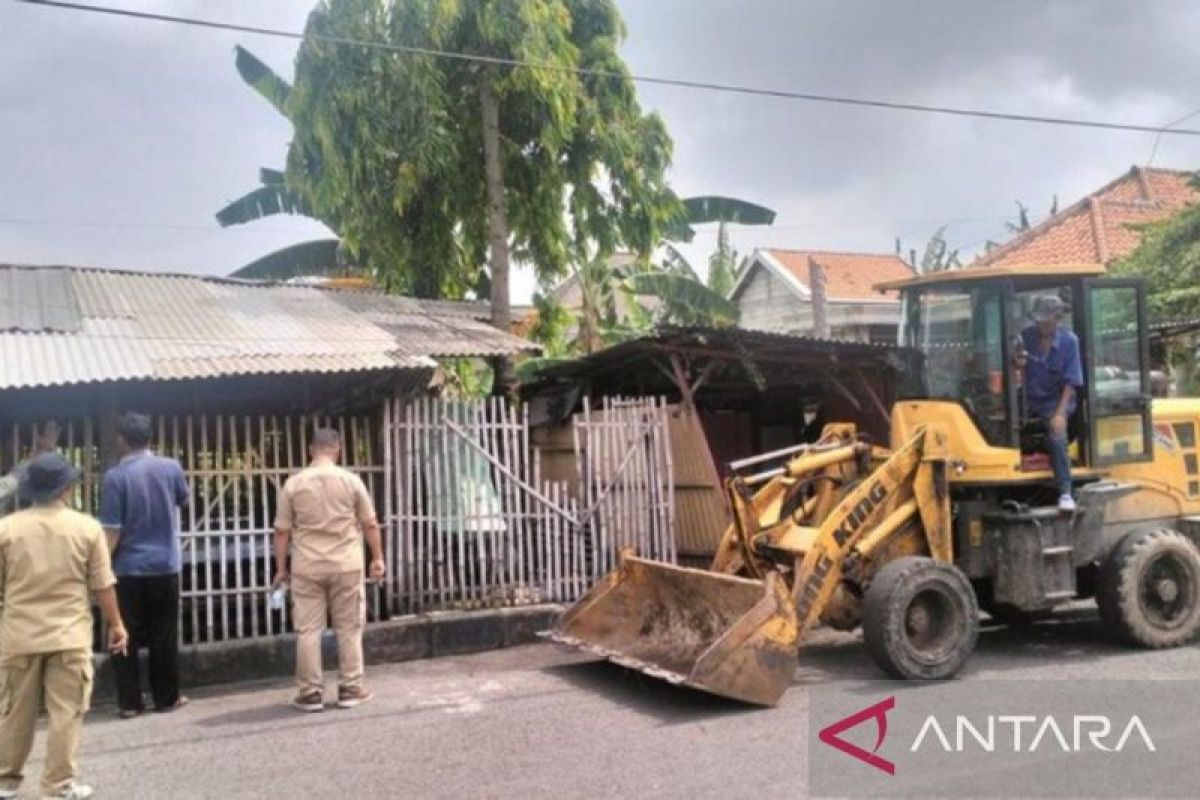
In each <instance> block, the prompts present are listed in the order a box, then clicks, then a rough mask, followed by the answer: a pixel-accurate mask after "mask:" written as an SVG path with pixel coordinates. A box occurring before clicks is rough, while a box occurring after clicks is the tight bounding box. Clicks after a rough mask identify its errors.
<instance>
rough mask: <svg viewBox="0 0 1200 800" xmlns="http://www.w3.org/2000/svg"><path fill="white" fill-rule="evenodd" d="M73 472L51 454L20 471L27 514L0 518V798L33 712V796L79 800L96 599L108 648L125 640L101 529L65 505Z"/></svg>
mask: <svg viewBox="0 0 1200 800" xmlns="http://www.w3.org/2000/svg"><path fill="white" fill-rule="evenodd" d="M77 480H79V470H77V469H76V468H75V467H72V466H71V465H70V464H68V463H67V462H66V460H65V459H64V458H63V457H62V456H60V455H58V454H57V453H44V454H42V455H40V456H38V457H36V458H34V459H33V460H32V461H30V462H29V463H28V465H26V468H25V470H24V471H23V473H22V475H21V495H22V497H25V498H27V499H28V500H29V501H30V502H31V503H33V505H32V507H31V508H28V509H26V510H24V511H19V512H17V513H16V514H12V515H10V516H8V517H5V518H4V519H0V600H2V601H3V604H4V608H3V611H0V714H2V716H0V798H11V797H16V796H17V789H18V788H19V787H20V785H21V780H22V778H23V777H24V776H23V775H22V772H21V771H22V769H23V768H24V766H25V761H26V760H27V759H28V758H29V752H30V750H31V749H32V747H33V735H34V730H35V728H36V725H37V717H38V711H39V707H40V705H41V703H42V701H43V699H44V701H45V705H46V711H47V712H48V714H49V717H50V723H49V726H48V729H47V730H48V733H47V738H46V763H45V768H44V771H43V772H42V794H43V795H44V796H46V797H57V798H66V799H67V800H79V799H80V798H86V797H91V795H92V789H91V787H89V786H84V785H83V784H79V783H76V782H75V749H76V747H77V746H78V745H79V733H80V729H81V728H82V727H83V716H84V714H85V713H86V712H87V710H88V706H89V704H90V701H91V693H92V610H91V603H90V602H89V600H88V589H91V590H92V591H93V592H95V594H96V600H97V602H98V603H99V605H100V610H101V611H102V612H103V613H104V618H105V620H107V621H108V624H109V642H108V643H109V648H110V649H111V650H112V651H113V652H124V650H125V646H126V644H127V640H128V637H127V635H126V633H125V626H124V624H123V623H122V621H121V612H120V610H119V609H118V607H117V596H116V592H115V591H114V590H113V586H114V584H115V583H116V578H114V577H113V573H112V567H111V566H110V564H109V559H108V544H107V543H106V542H105V539H104V531H103V530H102V529H101V527H100V523H99V522H97V521H96V520H94V519H92V518H91V517H89V516H87V515H86V514H80V513H79V512H77V511H73V510H71V509H69V508H67V505H66V504H67V499H68V498H69V497H70V494H71V488H72V486H73V485H74V483H75V482H76V481H77Z"/></svg>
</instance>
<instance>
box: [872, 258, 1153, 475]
mask: <svg viewBox="0 0 1200 800" xmlns="http://www.w3.org/2000/svg"><path fill="white" fill-rule="evenodd" d="M1102 275H1103V267H1102V266H1100V265H1080V266H1061V265H1059V266H1055V267H1053V268H1047V267H1037V266H1030V267H997V268H989V269H979V270H971V269H965V270H959V271H954V272H946V273H936V274H931V275H924V276H920V277H917V278H914V279H910V280H908V281H903V282H899V283H897V284H892V285H890V286H889V287H887V288H894V289H899V290H900V293H901V300H902V314H903V317H902V322H901V327H900V330H901V333H900V338H901V342H900V343H901V344H902V345H905V346H908V347H910V348H913V349H915V350H917V351H919V352H920V353H921V355H922V357H923V358H922V368H921V369H918V370H915V371H914V373H913V374H912V375H910V376H908V378H909V380H908V385H907V386H904V387H902V389H901V397H902V398H905V399H910V400H912V399H920V400H942V401H949V402H953V403H956V404H958V405H959V406H961V407H962V409H963V410H965V412H966V414H967V415H968V416H969V418H970V420H971V422H972V423H973V424H974V426H975V427H976V428H977V429H978V432H979V434H980V435H982V437H983V439H984V440H985V441H986V443H987V445H988V446H989V447H991V448H1006V449H1008V448H1011V449H1016V450H1019V451H1020V464H1021V466H1020V471H1021V472H1041V471H1044V470H1045V469H1047V468H1048V462H1047V461H1046V460H1045V457H1044V455H1042V454H1041V453H1040V452H1039V441H1040V440H1039V431H1040V434H1041V435H1042V436H1044V434H1045V431H1044V428H1042V427H1041V426H1040V424H1039V423H1038V422H1037V421H1036V419H1035V418H1034V416H1033V415H1032V414H1031V413H1030V411H1029V409H1028V407H1027V402H1026V397H1025V386H1024V380H1023V375H1022V370H1020V369H1019V368H1018V367H1017V363H1018V361H1019V358H1018V357H1019V354H1020V353H1021V351H1022V349H1024V348H1025V347H1026V342H1028V341H1030V340H1031V337H1030V328H1031V326H1033V325H1034V322H1033V320H1032V317H1031V311H1032V308H1033V304H1034V301H1035V299H1036V298H1038V297H1039V296H1042V295H1054V296H1057V297H1058V298H1059V299H1060V300H1061V301H1062V304H1063V307H1064V314H1063V317H1062V319H1061V321H1060V323H1059V324H1060V326H1061V327H1063V328H1066V329H1068V330H1071V331H1073V332H1074V333H1075V335H1076V336H1077V337H1078V339H1079V349H1080V358H1081V361H1082V371H1083V378H1084V386H1083V388H1082V389H1081V390H1080V391H1079V392H1078V398H1077V404H1076V409H1075V412H1074V414H1073V415H1072V419H1071V420H1070V434H1071V438H1072V440H1073V442H1074V444H1073V446H1072V461H1073V465H1074V466H1075V467H1076V468H1077V469H1089V468H1091V469H1099V468H1103V467H1106V466H1109V465H1113V464H1120V463H1129V462H1136V461H1148V460H1150V459H1151V458H1152V455H1153V454H1152V447H1153V436H1152V433H1151V431H1152V429H1151V420H1150V412H1151V403H1150V397H1151V390H1150V374H1149V351H1148V345H1147V342H1148V340H1147V335H1146V323H1147V320H1146V308H1145V298H1144V292H1143V288H1142V284H1141V282H1140V281H1137V280H1124V279H1120V280H1118V279H1107V278H1104V277H1102ZM1033 339H1034V340H1035V339H1036V337H1033Z"/></svg>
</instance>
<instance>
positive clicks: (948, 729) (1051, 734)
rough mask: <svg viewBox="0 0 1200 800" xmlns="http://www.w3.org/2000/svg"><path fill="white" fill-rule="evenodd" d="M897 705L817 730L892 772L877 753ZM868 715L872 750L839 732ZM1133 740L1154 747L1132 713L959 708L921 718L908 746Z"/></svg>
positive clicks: (1083, 746)
mask: <svg viewBox="0 0 1200 800" xmlns="http://www.w3.org/2000/svg"><path fill="white" fill-rule="evenodd" d="M895 707H896V698H895V697H889V698H887V699H886V700H882V701H880V702H878V703H876V704H875V705H873V706H870V707H868V708H864V709H863V710H862V711H859V712H857V713H854V714H851V715H850V716H848V717H845V718H843V719H840V720H838V721H837V722H835V723H833V724H832V725H828V726H826V727H825V728H822V729H821V730H820V732H819V733H818V734H817V735H818V737H819V738H820V740H821V741H822V742H824V743H825V744H827V745H829V746H830V747H833V748H834V749H836V750H839V751H841V752H843V753H845V754H846V755H848V756H851V757H852V758H856V759H858V760H859V761H862V762H863V763H864V764H867V765H869V766H871V767H874V768H875V769H877V770H879V771H881V772H886V773H887V774H888V775H895V774H896V765H895V764H894V763H892V762H891V761H888V760H887V759H886V758H884V757H883V756H881V755H879V748H881V747H883V742H884V740H885V739H886V738H887V734H888V718H887V715H888V712H889V711H891V710H892V709H894V708H895ZM867 721H874V723H875V745H874V747H872V748H871V749H870V750H866V749H864V748H862V747H859V746H858V745H856V744H854V743H853V742H850V741H847V740H846V739H844V738H842V734H844V733H845V732H846V731H848V730H850V729H851V728H854V727H857V726H858V725H861V724H863V723H864V722H867ZM1135 746H1140V747H1144V748H1145V749H1146V751H1147V752H1150V753H1154V752H1157V748H1156V747H1155V746H1154V740H1153V739H1151V738H1150V731H1149V730H1147V728H1146V725H1145V723H1143V722H1142V720H1141V718H1139V717H1138V716H1137V715H1136V714H1135V715H1133V716H1132V717H1130V718H1129V720H1128V721H1127V722H1125V723H1124V724H1123V725H1114V724H1113V721H1112V719H1110V718H1109V717H1106V716H1103V715H1099V714H1085V715H1076V716H1072V717H1070V718H1067V719H1065V720H1064V721H1061V722H1060V721H1059V719H1058V718H1056V717H1054V716H1045V717H1037V716H1033V715H989V716H987V717H984V718H982V719H981V720H978V721H977V722H973V721H972V720H971V719H970V718H969V717H966V716H963V715H961V714H960V715H957V716H955V717H953V718H952V719H951V721H949V722H947V723H942V722H940V721H939V720H938V718H937V717H936V716H934V715H933V714H930V715H929V716H927V717H926V718H925V721H924V722H923V723H922V724H921V727H920V729H919V730H918V732H917V735H916V737H915V738H914V739H913V742H912V745H911V746H910V747H909V752H912V753H917V752H920V751H921V750H923V749H935V750H941V751H943V752H947V753H965V752H970V751H983V752H985V753H995V752H997V751H999V752H1013V753H1035V752H1038V751H1039V750H1044V749H1047V748H1051V749H1058V750H1061V751H1062V752H1064V753H1079V752H1083V751H1087V750H1096V751H1099V752H1103V753H1119V752H1122V751H1123V750H1125V749H1126V747H1135ZM1010 748H1011V749H1010Z"/></svg>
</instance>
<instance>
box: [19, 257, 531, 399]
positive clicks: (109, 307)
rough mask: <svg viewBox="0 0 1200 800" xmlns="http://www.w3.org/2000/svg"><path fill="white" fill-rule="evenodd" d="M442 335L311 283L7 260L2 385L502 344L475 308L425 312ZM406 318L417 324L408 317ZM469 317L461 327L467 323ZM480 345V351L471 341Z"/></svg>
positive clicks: (408, 364) (418, 354)
mask: <svg viewBox="0 0 1200 800" xmlns="http://www.w3.org/2000/svg"><path fill="white" fill-rule="evenodd" d="M414 315H415V316H418V317H423V318H424V317H428V318H430V319H431V320H433V322H430V323H429V324H430V325H434V324H435V323H436V332H435V335H421V336H417V335H416V334H415V333H413V334H412V335H408V334H406V325H405V324H403V323H404V320H402V319H398V320H397V321H395V324H393V325H383V324H376V323H374V322H373V321H372V317H373V316H374V315H369V314H365V313H360V312H359V311H357V310H356V309H354V308H352V307H351V306H350V305H348V304H346V303H343V302H339V301H338V299H337V297H336V296H334V295H333V294H332V293H331V292H327V291H323V290H320V289H315V288H311V287H306V286H289V285H281V284H255V283H247V282H242V281H233V280H228V279H220V278H205V277H199V276H191V275H167V274H156V273H135V272H119V271H112V270H99V269H83V268H75V267H27V266H12V265H0V389H15V388H25V387H34V386H61V385H69V384H77V383H92V382H103V381H119V380H171V379H181V378H211V377H221V376H229V375H251V374H272V373H303V372H324V373H333V372H353V371H366V370H429V371H432V369H434V368H435V367H436V363H435V362H434V361H433V360H432V357H433V356H440V355H495V354H500V353H498V352H497V350H498V349H499V348H501V347H503V346H504V345H506V344H507V346H508V349H507V350H504V351H503V353H504V354H510V353H514V352H518V351H519V350H520V349H521V347H523V346H525V345H527V344H528V343H525V342H524V341H523V340H517V341H518V342H520V343H521V344H520V345H517V344H516V343H514V342H512V341H506V340H511V339H515V337H507V336H506V335H505V334H502V333H500V332H499V331H490V333H492V334H495V336H497V337H499V338H497V339H492V340H488V341H487V342H486V343H481V342H482V340H483V339H484V335H483V334H482V333H481V332H478V331H477V330H476V326H477V325H479V324H480V323H477V322H475V321H474V320H472V319H471V318H470V317H468V316H465V315H462V316H451V315H448V314H443V315H438V314H431V313H416V312H414ZM407 327H408V328H414V327H419V326H414V325H408V326H407ZM460 327H461V328H465V330H463V331H462V332H461V333H460V331H459V328H460ZM468 351H474V352H468Z"/></svg>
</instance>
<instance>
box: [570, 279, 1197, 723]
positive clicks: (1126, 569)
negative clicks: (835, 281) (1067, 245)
mask: <svg viewBox="0 0 1200 800" xmlns="http://www.w3.org/2000/svg"><path fill="white" fill-rule="evenodd" d="M879 288H880V289H881V290H891V291H899V292H900V295H901V299H902V304H901V305H902V315H903V317H902V321H901V343H902V344H904V345H907V346H908V347H909V348H912V350H914V351H916V352H917V353H919V354H920V362H921V367H920V368H919V369H915V370H912V372H911V374H909V375H908V376H906V377H907V379H908V381H909V383H911V385H908V386H903V387H901V391H900V392H899V393H898V396H899V397H900V398H901V399H900V400H899V401H898V402H897V403H896V404H895V406H894V407H893V409H892V412H891V419H890V427H891V442H890V443H889V446H888V447H887V448H883V447H880V446H874V445H873V444H871V443H870V442H867V441H864V440H862V439H861V437H858V436H856V434H855V430H854V428H853V427H852V426H850V425H845V424H842V425H829V426H827V427H826V428H825V430H824V432H823V435H822V437H821V438H820V440H819V441H817V442H815V443H813V444H807V445H802V446H799V447H796V448H791V449H789V450H786V451H780V452H776V453H769V454H765V455H762V456H757V457H754V458H750V459H746V460H744V461H742V462H737V463H734V464H732V465H730V466H731V468H732V477H731V478H730V479H729V480H728V481H727V486H726V488H727V491H728V495H729V502H730V506H731V509H732V520H731V524H730V525H729V527H728V529H727V531H726V532H725V535H724V537H723V539H722V541H721V543H720V546H719V548H718V551H717V553H716V555H715V557H714V559H713V562H712V565H711V567H710V568H709V569H708V570H700V569H685V568H682V567H678V566H675V565H673V564H666V563H659V562H654V561H649V560H645V559H641V558H638V557H637V556H636V554H634V553H631V552H626V553H623V554H622V560H621V563H620V566H619V568H618V569H617V570H616V571H615V572H613V573H611V574H610V575H608V576H606V577H605V578H604V579H603V580H601V581H600V583H598V584H597V585H596V586H595V587H593V588H592V589H591V590H590V591H589V592H588V593H587V594H586V595H585V596H584V597H583V598H581V599H580V600H579V601H578V602H577V603H575V604H574V605H573V606H572V607H571V608H570V609H568V610H567V611H566V612H565V613H564V614H563V615H562V616H561V617H560V618H559V619H558V620H557V622H556V624H555V625H554V627H553V629H552V630H550V631H548V632H547V634H546V635H547V636H549V637H550V638H551V639H554V640H556V641H558V642H561V643H564V644H567V645H571V646H574V647H578V648H581V649H584V650H586V651H589V652H591V653H594V654H597V655H599V656H602V657H605V658H608V659H611V660H612V661H615V662H617V663H619V664H623V665H625V666H628V667H632V668H635V669H639V670H642V671H644V672H646V673H648V674H650V675H653V676H655V677H659V678H662V679H665V680H667V681H670V682H672V683H676V684H684V685H687V686H692V687H695V688H698V689H702V690H705V691H708V692H712V693H714V694H718V695H724V696H727V697H731V698H736V699H739V700H743V701H747V702H750V703H756V704H761V705H773V704H775V703H776V702H777V701H778V699H779V697H780V696H781V695H782V693H783V692H784V691H785V690H786V688H787V687H788V685H789V684H790V683H791V681H792V677H793V674H794V672H795V667H796V656H797V650H798V648H799V645H800V643H801V641H802V640H803V638H804V634H805V632H806V631H808V630H809V629H810V628H812V627H813V626H814V625H817V624H819V623H820V624H825V625H829V626H832V627H834V628H838V629H843V630H851V629H854V628H857V627H859V626H861V628H862V631H863V638H864V641H865V643H866V648H867V651H868V652H869V653H870V654H871V656H872V657H873V658H874V659H875V661H876V662H877V663H878V664H879V665H880V667H882V668H883V670H884V671H886V672H887V673H888V674H890V675H893V676H897V677H902V678H909V679H939V678H948V677H950V676H953V675H954V674H955V673H956V672H957V671H958V670H959V669H960V668H961V667H962V665H963V663H964V662H965V661H966V659H967V658H968V656H969V655H970V654H971V651H972V650H973V648H974V646H975V640H976V636H977V633H978V626H979V622H978V619H979V611H980V609H981V608H982V609H983V610H984V611H986V612H987V613H988V614H989V615H990V616H992V617H993V618H995V619H997V620H1000V621H1002V622H1007V623H1020V622H1023V621H1027V620H1030V619H1034V618H1036V617H1038V616H1040V615H1044V614H1046V613H1048V612H1050V611H1051V610H1052V609H1054V608H1055V607H1057V606H1060V605H1063V604H1065V603H1069V602H1072V601H1075V600H1079V599H1086V598H1094V599H1095V601H1096V603H1097V605H1098V606H1099V609H1100V614H1101V617H1102V619H1103V621H1104V623H1105V625H1106V627H1107V628H1108V629H1109V630H1110V631H1111V632H1112V633H1113V635H1115V636H1116V637H1117V638H1119V639H1121V640H1123V641H1125V642H1128V643H1130V644H1134V645H1140V646H1145V647H1171V646H1176V645H1180V644H1183V643H1185V642H1187V641H1188V640H1189V639H1191V638H1192V637H1193V636H1194V635H1195V633H1196V631H1197V628H1198V627H1200V551H1198V550H1197V546H1196V540H1197V537H1198V536H1200V467H1198V464H1197V459H1198V457H1200V450H1198V441H1200V440H1198V438H1197V430H1196V428H1197V424H1198V423H1200V400H1183V399H1177V400H1157V401H1152V400H1151V397H1150V381H1149V369H1148V367H1149V364H1148V361H1149V354H1148V343H1147V342H1148V340H1147V335H1146V310H1145V301H1144V296H1143V288H1142V286H1141V284H1140V283H1139V282H1137V281H1129V280H1111V279H1105V278H1103V277H1102V268H1100V267H1096V266H1092V265H1080V266H1062V265H1057V266H1054V267H1049V268H1047V267H1034V266H1030V267H1020V266H1017V267H998V268H991V269H978V270H971V269H965V270H959V271H953V272H945V273H937V274H930V275H924V276H920V277H916V278H912V279H909V280H907V281H902V282H897V283H893V284H887V285H883V286H881V287H879ZM1044 295H1055V296H1057V297H1058V298H1059V299H1060V300H1061V301H1062V304H1063V306H1064V307H1065V309H1066V314H1065V317H1064V319H1063V320H1062V322H1061V324H1062V325H1063V326H1064V327H1068V328H1070V329H1071V330H1073V331H1074V332H1075V334H1076V335H1077V336H1078V339H1079V342H1080V352H1081V358H1082V362H1083V373H1084V386H1083V387H1082V388H1081V389H1080V390H1079V393H1078V394H1079V397H1078V405H1077V408H1076V410H1075V411H1074V413H1073V415H1072V419H1071V420H1070V425H1069V430H1070V431H1071V438H1072V443H1071V445H1070V450H1069V456H1070V459H1071V462H1072V481H1073V493H1074V496H1075V499H1076V509H1075V510H1074V511H1073V512H1062V511H1060V510H1059V507H1058V505H1057V502H1058V498H1059V490H1058V488H1057V487H1056V486H1055V484H1054V481H1053V473H1052V472H1051V470H1050V464H1049V461H1048V457H1047V454H1046V453H1045V452H1044V442H1045V437H1046V435H1047V432H1046V431H1045V429H1044V424H1041V423H1038V422H1037V421H1036V420H1033V419H1031V418H1030V415H1029V414H1028V412H1027V409H1026V402H1025V387H1024V386H1023V381H1024V379H1023V374H1022V373H1023V369H1022V368H1021V367H1022V365H1023V363H1024V362H1023V358H1024V353H1023V352H1022V341H1023V340H1022V332H1023V331H1024V330H1025V329H1026V328H1027V327H1028V326H1029V325H1030V324H1032V323H1031V318H1030V312H1031V310H1032V308H1033V305H1034V301H1035V300H1036V299H1038V298H1039V297H1040V296H1044Z"/></svg>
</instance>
